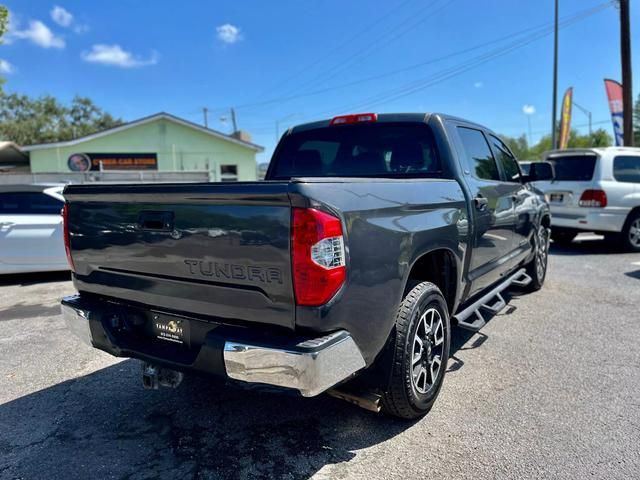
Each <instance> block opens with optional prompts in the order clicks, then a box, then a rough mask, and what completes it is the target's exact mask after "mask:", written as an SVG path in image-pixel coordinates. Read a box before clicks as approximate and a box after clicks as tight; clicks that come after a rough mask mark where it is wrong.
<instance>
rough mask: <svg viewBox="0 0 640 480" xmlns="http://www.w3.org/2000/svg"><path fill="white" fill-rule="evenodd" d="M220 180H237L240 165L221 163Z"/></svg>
mask: <svg viewBox="0 0 640 480" xmlns="http://www.w3.org/2000/svg"><path fill="white" fill-rule="evenodd" d="M220 181H222V182H237V181H238V166H237V165H220Z"/></svg>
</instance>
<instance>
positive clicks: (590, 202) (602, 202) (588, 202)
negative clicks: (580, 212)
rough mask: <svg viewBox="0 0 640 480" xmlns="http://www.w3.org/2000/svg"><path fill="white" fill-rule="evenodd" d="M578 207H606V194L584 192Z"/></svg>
mask: <svg viewBox="0 0 640 480" xmlns="http://www.w3.org/2000/svg"><path fill="white" fill-rule="evenodd" d="M578 205H580V206H581V207H601V208H603V207H606V206H607V194H606V193H605V192H604V190H585V191H584V193H583V194H582V196H581V197H580V201H579V202H578Z"/></svg>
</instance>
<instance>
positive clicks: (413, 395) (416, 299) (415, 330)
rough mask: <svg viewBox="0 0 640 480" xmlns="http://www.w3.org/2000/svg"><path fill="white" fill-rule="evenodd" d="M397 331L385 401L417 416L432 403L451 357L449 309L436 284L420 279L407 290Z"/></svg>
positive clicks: (398, 412)
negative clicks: (419, 281) (420, 280)
mask: <svg viewBox="0 0 640 480" xmlns="http://www.w3.org/2000/svg"><path fill="white" fill-rule="evenodd" d="M395 335H396V336H395V345H394V346H393V352H392V355H391V357H392V359H391V360H392V366H391V370H392V371H391V378H390V383H389V386H388V389H387V391H386V392H385V394H384V395H383V397H382V405H383V408H384V411H385V412H387V413H389V414H391V415H395V416H397V417H402V418H407V419H410V418H417V417H420V416H423V415H425V414H426V413H427V412H429V410H430V409H431V407H432V406H433V403H434V402H435V400H436V398H437V396H438V393H439V392H440V387H441V386H442V382H443V380H444V374H445V370H446V369H447V361H448V359H449V345H450V342H451V329H450V325H449V311H448V309H447V303H446V301H445V299H444V297H443V295H442V292H440V289H439V288H438V287H437V286H436V285H434V284H433V283H430V282H423V283H419V284H417V285H416V286H415V287H413V288H412V289H411V291H409V293H407V295H406V296H405V298H404V299H403V301H402V303H401V304H400V308H399V309H398V314H397V316H396V331H395Z"/></svg>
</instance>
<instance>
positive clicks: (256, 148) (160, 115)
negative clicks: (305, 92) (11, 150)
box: [2, 112, 264, 152]
mask: <svg viewBox="0 0 640 480" xmlns="http://www.w3.org/2000/svg"><path fill="white" fill-rule="evenodd" d="M156 120H168V121H170V122H173V123H177V124H178V125H182V126H185V127H188V128H193V129H195V130H198V131H200V132H202V133H206V134H208V135H211V136H212V137H215V138H217V139H219V140H225V141H228V142H231V143H235V144H236V145H239V146H241V147H246V148H249V149H251V150H254V151H256V152H262V151H263V150H264V147H262V146H260V145H256V144H255V143H251V142H247V141H244V140H240V139H238V138H235V137H232V136H231V135H227V134H225V133H222V132H218V131H217V130H213V129H211V128H206V127H203V126H202V125H198V124H197V123H194V122H190V121H189V120H185V119H183V118H180V117H176V116H175V115H171V114H170V113H166V112H160V113H156V114H154V115H149V116H148V117H143V118H140V119H138V120H133V121H131V122H127V123H125V124H123V125H120V126H118V127H113V128H108V129H106V130H102V131H100V132H96V133H92V134H90V135H85V136H84V137H78V138H74V139H73V140H67V141H65V142H53V143H41V144H38V145H28V146H26V147H22V150H23V151H26V152H30V151H33V150H44V149H47V148H56V147H70V146H73V145H77V144H79V143H83V142H86V141H88V140H93V139H95V138H100V137H105V136H107V135H112V134H114V133H118V132H121V131H123V130H128V129H129V128H134V127H138V126H140V125H144V124H146V123H151V122H155V121H156ZM2 143H10V142H2Z"/></svg>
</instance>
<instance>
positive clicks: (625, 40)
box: [619, 0, 633, 147]
mask: <svg viewBox="0 0 640 480" xmlns="http://www.w3.org/2000/svg"><path fill="white" fill-rule="evenodd" d="M629 2H630V0H619V4H620V57H621V64H622V114H623V120H622V129H623V130H622V133H623V140H624V145H625V146H627V147H632V146H633V103H632V102H633V97H632V92H631V87H632V84H631V21H630V19H629Z"/></svg>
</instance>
